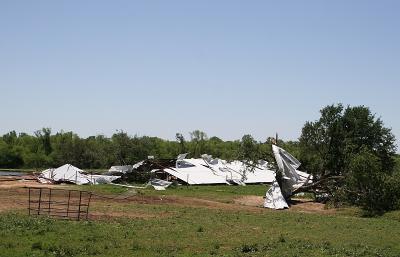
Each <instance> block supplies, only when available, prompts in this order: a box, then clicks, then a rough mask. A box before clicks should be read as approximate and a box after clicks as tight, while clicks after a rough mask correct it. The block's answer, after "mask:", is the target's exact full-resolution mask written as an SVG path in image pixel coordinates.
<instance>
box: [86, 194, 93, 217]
mask: <svg viewBox="0 0 400 257" xmlns="http://www.w3.org/2000/svg"><path fill="white" fill-rule="evenodd" d="M90 199H92V193H89V201H88V204H87V208H86V220H87V219H88V216H89V205H90Z"/></svg>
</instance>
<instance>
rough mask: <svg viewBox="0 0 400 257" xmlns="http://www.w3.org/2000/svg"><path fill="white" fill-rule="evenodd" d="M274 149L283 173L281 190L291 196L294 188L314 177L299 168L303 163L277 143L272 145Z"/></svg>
mask: <svg viewBox="0 0 400 257" xmlns="http://www.w3.org/2000/svg"><path fill="white" fill-rule="evenodd" d="M272 151H273V153H274V156H275V160H276V163H277V165H278V168H279V170H280V172H281V173H282V175H283V180H282V188H281V190H282V193H283V195H284V196H285V197H287V196H290V195H291V194H292V192H293V190H295V189H297V188H299V187H300V186H302V185H303V184H304V183H306V182H307V181H309V180H311V179H312V176H311V175H309V174H307V173H305V172H302V171H299V170H297V169H298V168H299V167H300V165H301V163H300V162H299V161H298V160H297V159H296V158H294V157H293V156H292V155H291V154H290V153H288V152H286V151H285V150H284V149H282V148H280V147H278V146H276V145H272Z"/></svg>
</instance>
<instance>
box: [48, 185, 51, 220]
mask: <svg viewBox="0 0 400 257" xmlns="http://www.w3.org/2000/svg"><path fill="white" fill-rule="evenodd" d="M50 202H51V188H49V212H48V214H49V215H50V207H51V206H50Z"/></svg>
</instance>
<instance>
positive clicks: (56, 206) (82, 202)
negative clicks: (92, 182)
mask: <svg viewBox="0 0 400 257" xmlns="http://www.w3.org/2000/svg"><path fill="white" fill-rule="evenodd" d="M91 198H92V193H91V192H88V191H79V190H66V189H54V188H37V187H28V199H29V200H28V213H29V215H47V216H50V217H55V218H61V219H70V220H82V219H84V220H87V219H88V218H89V205H90V200H91Z"/></svg>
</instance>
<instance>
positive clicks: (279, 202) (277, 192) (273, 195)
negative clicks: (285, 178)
mask: <svg viewBox="0 0 400 257" xmlns="http://www.w3.org/2000/svg"><path fill="white" fill-rule="evenodd" d="M264 207H265V208H270V209H275V210H282V209H285V208H289V206H288V204H287V202H286V200H285V198H284V197H283V195H282V192H281V188H280V187H279V184H278V182H276V181H274V183H272V186H271V187H270V188H269V189H268V191H267V193H266V194H265V202H264Z"/></svg>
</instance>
